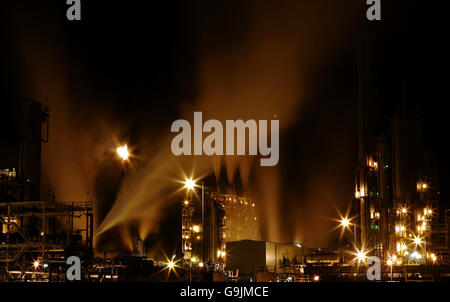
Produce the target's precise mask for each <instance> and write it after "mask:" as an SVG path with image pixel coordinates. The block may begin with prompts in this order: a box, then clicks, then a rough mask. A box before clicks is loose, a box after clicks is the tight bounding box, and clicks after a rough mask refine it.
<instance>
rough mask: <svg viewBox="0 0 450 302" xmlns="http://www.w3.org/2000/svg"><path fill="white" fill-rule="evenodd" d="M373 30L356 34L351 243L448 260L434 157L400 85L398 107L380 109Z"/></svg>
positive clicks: (419, 259)
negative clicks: (355, 100)
mask: <svg viewBox="0 0 450 302" xmlns="http://www.w3.org/2000/svg"><path fill="white" fill-rule="evenodd" d="M375 36H376V34H375V33H373V32H371V31H370V30H367V31H366V32H364V33H363V34H361V37H360V41H359V48H358V54H357V71H358V72H357V75H358V83H357V84H358V85H357V87H358V102H357V135H356V153H355V163H356V165H355V167H356V169H355V199H354V204H353V212H352V216H353V217H354V218H353V220H354V224H355V225H354V229H353V232H354V233H355V234H354V238H355V239H354V241H355V242H354V243H355V245H356V247H357V249H359V250H360V251H364V253H367V255H375V256H378V257H380V258H381V259H382V261H383V263H386V262H387V261H390V262H389V263H394V265H397V264H398V265H401V264H402V265H408V264H424V265H426V264H431V263H435V262H437V261H438V260H439V262H440V263H448V261H449V258H448V250H449V245H448V234H449V233H448V219H446V218H445V217H447V216H448V214H446V213H447V212H448V210H447V209H445V208H441V207H440V202H439V199H440V196H439V194H440V193H439V186H440V183H439V177H438V167H437V160H436V156H435V154H434V153H433V152H432V151H431V150H430V149H428V148H427V145H426V143H425V139H424V138H425V135H426V133H425V131H424V125H423V118H422V116H421V111H420V110H419V109H418V107H417V106H415V105H414V106H412V105H411V104H410V103H409V101H408V95H407V91H406V84H405V83H403V89H402V92H401V94H399V99H398V101H397V103H398V104H399V105H398V106H397V107H398V108H397V109H396V110H394V111H390V112H387V111H386V109H385V107H383V102H387V101H386V100H382V99H380V98H381V97H382V96H380V95H379V93H377V91H381V88H380V87H378V86H377V85H380V83H379V82H380V81H379V80H378V79H377V76H379V75H377V73H376V72H374V70H376V68H375V66H374V64H375V62H376V60H374V58H375V56H376V55H375V52H376V47H375V40H376V37H375ZM399 87H401V85H399ZM397 103H396V104H397ZM390 107H392V108H395V106H394V105H392V104H391V105H390Z"/></svg>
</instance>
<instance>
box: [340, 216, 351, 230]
mask: <svg viewBox="0 0 450 302" xmlns="http://www.w3.org/2000/svg"><path fill="white" fill-rule="evenodd" d="M349 225H350V220H348V218H347V217H345V218H342V219H341V226H343V227H344V228H346V227H348V226H349Z"/></svg>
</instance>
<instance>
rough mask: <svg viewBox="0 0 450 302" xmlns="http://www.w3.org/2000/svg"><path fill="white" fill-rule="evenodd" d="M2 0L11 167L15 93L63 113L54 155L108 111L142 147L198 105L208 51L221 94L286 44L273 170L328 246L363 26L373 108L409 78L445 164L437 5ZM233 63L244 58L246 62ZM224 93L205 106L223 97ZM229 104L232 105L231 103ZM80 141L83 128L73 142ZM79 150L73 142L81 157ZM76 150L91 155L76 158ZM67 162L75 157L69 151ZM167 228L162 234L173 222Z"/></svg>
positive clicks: (346, 171) (294, 223) (288, 202)
mask: <svg viewBox="0 0 450 302" xmlns="http://www.w3.org/2000/svg"><path fill="white" fill-rule="evenodd" d="M3 2H4V3H2V20H1V22H2V24H3V25H2V30H1V35H2V36H1V40H2V43H1V45H2V47H1V50H0V51H1V64H2V75H1V79H2V80H1V97H0V98H1V100H2V109H1V119H0V142H1V148H0V167H2V168H3V167H9V168H11V167H17V150H18V142H19V126H18V125H19V124H18V119H17V117H18V112H19V105H18V104H19V101H20V100H21V99H23V98H26V97H33V98H37V99H40V100H43V99H45V97H48V98H49V106H50V110H52V118H54V119H56V123H58V119H59V121H61V120H62V122H61V123H66V122H67V125H68V126H67V127H68V128H67V129H69V130H68V131H67V132H64V130H63V129H66V128H60V129H54V131H55V132H56V135H55V136H52V137H53V139H54V140H58V137H62V138H63V139H61V140H59V141H57V142H56V143H55V142H54V140H53V146H55V145H56V146H57V147H49V153H50V154H52V153H51V152H55V153H56V152H59V154H61V152H62V153H64V152H65V151H67V149H66V146H68V145H69V144H73V141H76V140H78V135H81V133H90V134H92V133H94V134H95V133H96V130H97V128H96V125H97V123H99V121H103V120H106V122H105V123H106V124H107V125H111V127H112V128H114V127H116V126H117V125H120V129H121V130H120V131H118V133H119V134H118V138H119V139H127V140H128V141H129V142H130V144H132V145H135V146H136V148H137V149H138V151H139V148H140V147H139V146H141V145H143V144H144V142H145V144H149V143H148V140H151V139H152V138H153V137H158V136H161V135H167V136H168V135H169V129H170V125H171V123H172V122H173V121H174V120H175V119H177V118H179V116H180V115H182V112H183V110H182V109H181V108H185V106H186V104H187V106H188V107H189V106H192V107H193V108H203V107H202V105H201V104H204V100H203V99H202V97H203V96H204V95H212V96H216V95H217V92H216V91H215V90H214V92H213V93H210V90H209V89H204V87H203V86H204V85H205V84H204V83H209V81H212V82H213V84H214V85H215V84H216V83H215V82H214V81H213V80H211V79H210V78H209V77H208V76H206V77H205V75H204V74H202V67H201V66H203V64H204V62H205V61H208V60H212V61H213V62H215V65H212V66H213V67H214V68H216V67H217V68H219V69H220V72H221V73H220V76H223V78H220V77H219V79H221V80H219V81H218V82H219V84H221V82H222V80H223V82H224V83H225V84H224V86H225V88H226V89H224V91H230V95H231V96H236V95H238V96H239V95H241V94H240V93H236V92H235V91H236V88H235V87H236V85H239V83H240V81H241V79H245V80H244V82H245V83H246V85H250V84H248V82H249V81H248V79H247V77H250V78H252V76H248V73H249V74H250V75H251V73H252V72H254V73H255V74H256V73H260V70H259V65H260V64H261V63H264V62H266V61H267V62H269V63H268V64H269V66H270V64H271V63H273V62H275V63H273V64H275V66H278V65H276V64H277V62H279V61H280V62H281V63H280V64H286V65H288V63H286V62H290V61H286V62H285V61H283V59H284V58H283V56H284V54H285V53H287V54H288V55H286V57H289V56H290V55H292V53H294V52H295V53H298V56H299V58H297V57H296V56H293V58H295V60H293V62H295V63H296V64H297V63H298V64H299V68H298V70H299V71H300V72H301V76H300V77H299V79H298V85H297V84H295V83H297V82H294V84H292V85H291V86H289V85H288V84H286V85H287V86H284V85H281V86H280V87H279V90H280V91H283V90H286V91H288V90H289V89H292V86H294V87H295V86H298V87H301V89H300V90H301V93H297V92H296V93H294V99H295V100H294V101H292V102H291V103H284V101H283V100H274V102H276V104H277V106H279V107H280V108H281V109H280V111H281V113H280V114H281V116H282V117H283V114H286V116H289V118H287V119H288V120H289V122H286V123H287V124H286V127H285V128H284V130H283V132H282V134H281V142H280V148H281V155H280V164H279V166H280V167H279V171H278V172H277V173H279V174H276V175H277V176H276V178H278V177H279V182H280V183H281V186H280V188H279V190H280V192H281V193H280V194H279V195H280V196H281V204H280V205H281V207H283V209H284V210H282V211H281V214H280V215H281V216H282V217H285V218H287V220H289V221H290V222H289V223H287V224H286V227H288V228H301V229H305V231H301V232H299V233H298V234H297V233H296V232H293V233H296V234H294V235H293V236H294V237H295V236H299V237H300V238H299V239H301V240H306V241H307V242H308V244H309V245H313V244H315V242H314V241H316V240H319V244H321V245H327V244H332V241H333V240H332V239H330V238H328V237H327V236H326V235H323V234H324V233H325V231H324V229H321V226H322V225H324V224H323V222H321V219H324V218H323V217H330V216H333V215H335V213H336V211H335V208H334V207H336V208H339V209H341V211H342V210H344V209H345V208H346V205H347V204H348V200H350V199H351V198H352V194H353V179H352V177H353V166H352V160H353V158H354V154H353V144H354V133H355V129H354V127H355V119H354V117H355V102H356V89H357V88H356V73H355V53H356V47H357V38H358V34H359V33H361V32H362V31H364V30H366V29H367V28H369V30H370V31H371V32H373V33H375V34H376V37H377V38H376V39H377V41H376V48H375V49H374V53H375V58H374V59H375V60H376V62H377V63H376V64H375V65H376V66H377V70H376V71H375V73H376V75H377V76H376V77H377V80H378V82H377V85H379V90H378V91H379V93H380V98H379V99H380V104H379V106H380V108H382V110H383V112H384V114H386V116H389V115H390V114H392V113H394V112H395V111H396V110H398V109H399V106H400V104H401V97H402V96H401V87H402V83H403V82H405V81H406V83H407V84H406V87H407V95H408V102H410V104H414V105H416V104H418V105H420V106H421V108H422V109H421V110H422V112H423V113H424V115H425V120H426V121H427V123H426V125H427V126H426V127H427V133H429V136H428V137H427V144H428V145H429V146H430V148H432V149H434V150H435V151H436V152H437V154H438V157H439V159H440V162H439V163H440V165H441V166H442V167H443V169H442V170H444V171H445V170H448V169H445V167H448V163H447V161H445V158H446V157H447V156H446V149H445V145H444V144H445V143H446V141H447V140H448V138H447V137H448V135H447V132H446V131H445V130H444V129H446V122H445V120H446V119H445V116H446V111H445V101H446V97H445V95H446V94H443V92H445V91H444V88H445V87H446V86H447V85H448V84H447V83H445V79H446V78H448V77H447V76H445V77H443V76H438V71H439V69H441V68H442V69H443V67H442V66H444V63H446V61H447V59H446V57H447V56H446V55H444V54H446V53H448V52H446V46H444V42H445V40H446V39H447V37H446V35H444V30H443V28H445V27H444V26H443V25H444V24H443V22H441V20H443V19H441V18H440V16H439V9H438V8H436V7H431V5H430V4H425V3H424V2H423V1H422V2H419V1H395V4H393V3H392V1H382V3H383V15H382V17H383V21H381V22H378V23H375V24H374V23H372V24H369V23H368V22H367V21H365V20H364V11H363V10H362V9H363V8H364V7H365V6H364V2H365V1H362V0H361V1H357V0H353V1H348V4H347V2H346V5H347V6H343V5H342V4H341V5H338V4H336V2H335V1H319V2H320V3H319V2H318V3H319V4H317V5H312V4H307V1H305V3H306V4H304V5H303V4H299V3H302V2H301V1H298V2H295V3H294V1H291V2H289V1H281V2H278V1H277V4H274V2H270V1H223V2H216V1H164V2H163V1H158V2H154V1H151V2H146V3H147V4H143V2H134V3H131V2H129V1H114V2H111V1H106V0H103V1H82V21H80V22H76V21H74V22H69V21H67V20H66V16H65V9H66V5H65V1H62V0H61V1H56V0H54V1H45V2H44V3H42V2H43V1H9V0H8V1H3ZM297 10H298V11H297ZM318 12H320V13H318ZM322 12H323V13H322ZM296 30H298V33H297V32H296ZM272 39H273V41H274V42H273V43H274V44H275V43H279V44H283V43H285V45H283V47H286V48H283V47H280V49H278V48H276V47H275V49H276V50H275V51H274V53H273V54H271V53H270V51H267V49H271V48H270V47H271V43H272V42H271V41H272ZM266 41H269V43H266ZM290 43H292V45H291V44H290ZM254 45H257V46H258V47H259V45H262V46H261V49H263V51H261V53H259V52H258V53H256V52H253V50H252V49H253V47H254ZM257 49H259V48H257ZM255 53H256V54H257V55H261V56H262V58H258V59H257V60H256V61H255V62H256V64H255V63H254V62H253V61H252V58H253V56H252V55H253V54H255ZM255 56H256V55H255ZM264 56H267V58H266V57H264ZM273 57H279V58H280V60H277V59H275V60H274V59H273ZM247 62H250V63H248V66H247V65H246V64H247ZM252 62H253V63H252ZM235 65H243V66H244V67H243V68H242V70H243V71H242V70H240V69H239V67H235ZM283 66H284V65H283ZM236 68H237V69H239V70H238V72H236V71H235V69H236ZM264 71H265V69H262V73H263V74H264ZM212 74H214V72H213V73H212ZM443 74H444V75H445V72H444V73H443ZM214 75H215V74H214ZM291 75H292V73H291V70H290V69H289V70H288V72H285V69H282V70H281V71H280V73H276V72H274V75H273V77H274V78H275V77H279V78H280V79H281V80H280V83H284V82H289V83H290V82H293V81H291V79H292V77H290V76H291ZM283 77H286V79H285V78H283ZM211 78H213V77H211ZM233 78H234V79H233ZM235 79H238V80H235ZM262 83H263V84H265V83H266V82H265V81H264V80H262ZM277 83H278V82H277ZM214 85H212V86H214ZM217 86H220V85H217ZM262 86H264V85H262ZM269 86H270V85H269ZM214 87H215V86H214ZM237 90H239V89H237ZM261 90H262V91H263V92H264V91H265V88H264V87H261ZM294 90H295V89H294ZM272 92H273V91H269V93H268V94H269V95H272V94H271V93H272ZM277 93H278V91H277V92H276V93H273V95H278V94H277ZM288 96H291V95H290V94H288ZM224 98H225V97H224ZM199 99H201V100H203V102H202V101H198V100H199ZM206 99H207V98H206ZM225 99H226V98H225ZM297 99H298V100H297ZM211 102H215V101H211ZM221 102H222V103H220V104H215V103H214V106H216V107H217V108H222V106H225V105H226V104H224V103H223V102H224V101H221ZM231 103H233V102H231ZM249 104H250V105H252V106H253V107H254V108H258V107H264V106H265V105H267V104H265V103H264V102H263V103H262V105H261V104H260V103H258V100H251V101H249ZM269 105H270V104H269ZM214 106H213V108H214ZM244 107H245V106H243V108H244ZM268 108H271V107H270V106H268ZM291 108H292V109H291ZM255 110H256V109H255ZM256 111H257V110H256ZM234 113H235V114H240V112H239V111H238V110H237V111H236V112H234ZM217 114H219V115H220V116H221V117H222V115H221V114H220V113H217ZM234 117H235V116H234ZM281 123H283V121H281ZM73 129H75V130H73ZM114 129H115V128H114ZM83 135H84V134H83ZM98 135H100V134H98ZM83 137H84V136H83ZM88 141H94V142H95V141H96V136H95V135H94V136H93V138H91V137H90V138H89V140H88ZM83 142H85V141H84V140H82V139H80V144H83ZM59 148H60V149H59ZM67 148H69V147H67ZM70 148H72V147H70ZM80 148H81V149H80V150H86V149H87V150H89V148H88V147H83V146H82V147H80ZM93 148H95V147H93ZM72 149H73V148H72ZM80 150H78V149H76V150H75V151H71V152H75V153H76V154H77V155H78V153H79V152H81V151H80ZM44 156H45V155H44ZM77 158H78V157H77ZM80 158H81V159H80V160H83V161H84V160H86V159H85V155H84V156H82V157H80ZM443 159H444V160H443ZM86 161H87V162H89V160H86ZM98 161H100V160H97V161H96V164H98V165H99V166H102V165H101V163H100V164H99V163H98ZM71 164H72V165H74V166H77V165H78V164H79V163H78V162H77V161H76V160H74V162H73V163H71ZM80 165H82V164H80ZM86 169H89V168H86ZM50 170H51V169H49V171H44V177H46V175H47V174H48V175H50V176H49V180H48V181H44V183H47V184H50V186H52V185H53V184H52V178H51V177H52V176H51V175H52V172H51V171H50ZM83 173H84V172H80V174H81V175H83ZM269 173H270V172H269ZM94 174H95V173H94ZM441 174H442V178H441V181H442V182H443V184H442V185H441V186H442V187H443V194H444V195H443V198H447V200H448V191H447V189H446V188H444V187H446V186H445V185H444V183H446V181H447V180H448V177H447V176H446V175H445V172H441ZM53 177H54V178H55V177H56V176H54V174H53ZM98 177H99V176H98V175H93V176H92V180H96V181H98ZM88 179H89V178H88ZM112 182H113V183H114V181H112ZM256 183H257V181H256ZM55 186H56V185H55ZM82 186H83V185H82V184H80V187H82ZM75 187H76V186H75ZM55 190H56V189H55ZM67 196H69V197H67V198H70V196H71V195H70V194H67ZM73 198H78V197H73ZM310 213H313V214H314V215H310ZM167 216H169V217H170V215H167ZM177 219H178V217H177V218H176V219H173V218H172V219H171V218H167V219H166V222H163V225H164V223H166V224H170V223H172V224H173V223H177ZM308 226H309V227H308ZM163 229H164V228H163ZM325 229H329V222H326V223H325ZM313 230H316V231H315V232H318V233H315V232H314V231H313ZM164 232H165V233H167V234H166V235H165V236H172V235H173V234H175V233H176V231H164ZM306 233H308V234H309V235H308V234H306ZM296 238H297V237H296ZM284 240H286V239H284ZM330 242H331V243H330Z"/></svg>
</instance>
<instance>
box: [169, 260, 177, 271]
mask: <svg viewBox="0 0 450 302" xmlns="http://www.w3.org/2000/svg"><path fill="white" fill-rule="evenodd" d="M174 267H175V262H173V261H172V260H170V261H169V262H167V268H169V269H170V270H171V269H173V268H174Z"/></svg>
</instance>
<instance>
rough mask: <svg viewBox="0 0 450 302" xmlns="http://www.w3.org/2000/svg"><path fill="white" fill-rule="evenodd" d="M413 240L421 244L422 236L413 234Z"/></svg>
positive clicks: (416, 243)
mask: <svg viewBox="0 0 450 302" xmlns="http://www.w3.org/2000/svg"><path fill="white" fill-rule="evenodd" d="M413 241H414V243H415V245H420V244H422V238H420V237H419V236H414V239H413Z"/></svg>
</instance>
